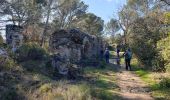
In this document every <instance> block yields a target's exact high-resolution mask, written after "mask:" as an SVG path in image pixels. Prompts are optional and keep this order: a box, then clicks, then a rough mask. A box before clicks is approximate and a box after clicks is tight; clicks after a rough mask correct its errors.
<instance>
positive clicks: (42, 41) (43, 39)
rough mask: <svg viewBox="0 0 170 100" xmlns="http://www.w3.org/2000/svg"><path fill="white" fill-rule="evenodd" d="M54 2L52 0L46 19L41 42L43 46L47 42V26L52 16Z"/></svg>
mask: <svg viewBox="0 0 170 100" xmlns="http://www.w3.org/2000/svg"><path fill="white" fill-rule="evenodd" d="M52 2H53V0H50V2H49V5H48V11H47V19H46V22H45V26H44V31H43V33H42V39H41V44H40V46H41V47H43V45H44V43H45V36H46V32H47V26H48V22H49V18H50V13H51V4H52Z"/></svg>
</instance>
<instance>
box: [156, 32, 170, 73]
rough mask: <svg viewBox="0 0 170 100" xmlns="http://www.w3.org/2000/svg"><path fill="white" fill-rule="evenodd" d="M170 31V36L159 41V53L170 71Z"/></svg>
mask: <svg viewBox="0 0 170 100" xmlns="http://www.w3.org/2000/svg"><path fill="white" fill-rule="evenodd" d="M169 43H170V33H169V36H168V37H167V38H165V39H162V40H160V41H159V42H158V43H157V48H158V50H159V54H160V55H161V57H162V58H163V61H164V66H165V68H166V69H167V71H169V72H170V45H169Z"/></svg>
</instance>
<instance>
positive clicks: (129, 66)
mask: <svg viewBox="0 0 170 100" xmlns="http://www.w3.org/2000/svg"><path fill="white" fill-rule="evenodd" d="M130 61H131V59H125V64H126V70H128V69H129V70H131V65H130Z"/></svg>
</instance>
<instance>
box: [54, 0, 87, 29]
mask: <svg viewBox="0 0 170 100" xmlns="http://www.w3.org/2000/svg"><path fill="white" fill-rule="evenodd" d="M59 5H60V6H59ZM55 6H56V7H54V10H55V12H54V17H55V19H54V22H55V26H57V27H59V29H67V28H70V27H72V25H73V24H72V23H73V22H74V21H75V19H76V18H77V17H78V16H81V15H82V14H85V13H86V10H87V7H88V6H87V5H86V4H84V2H82V1H80V0H58V1H57V4H56V5H55Z"/></svg>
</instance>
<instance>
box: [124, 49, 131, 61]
mask: <svg viewBox="0 0 170 100" xmlns="http://www.w3.org/2000/svg"><path fill="white" fill-rule="evenodd" d="M125 58H126V59H131V58H132V53H131V52H129V51H127V52H126V54H125Z"/></svg>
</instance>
